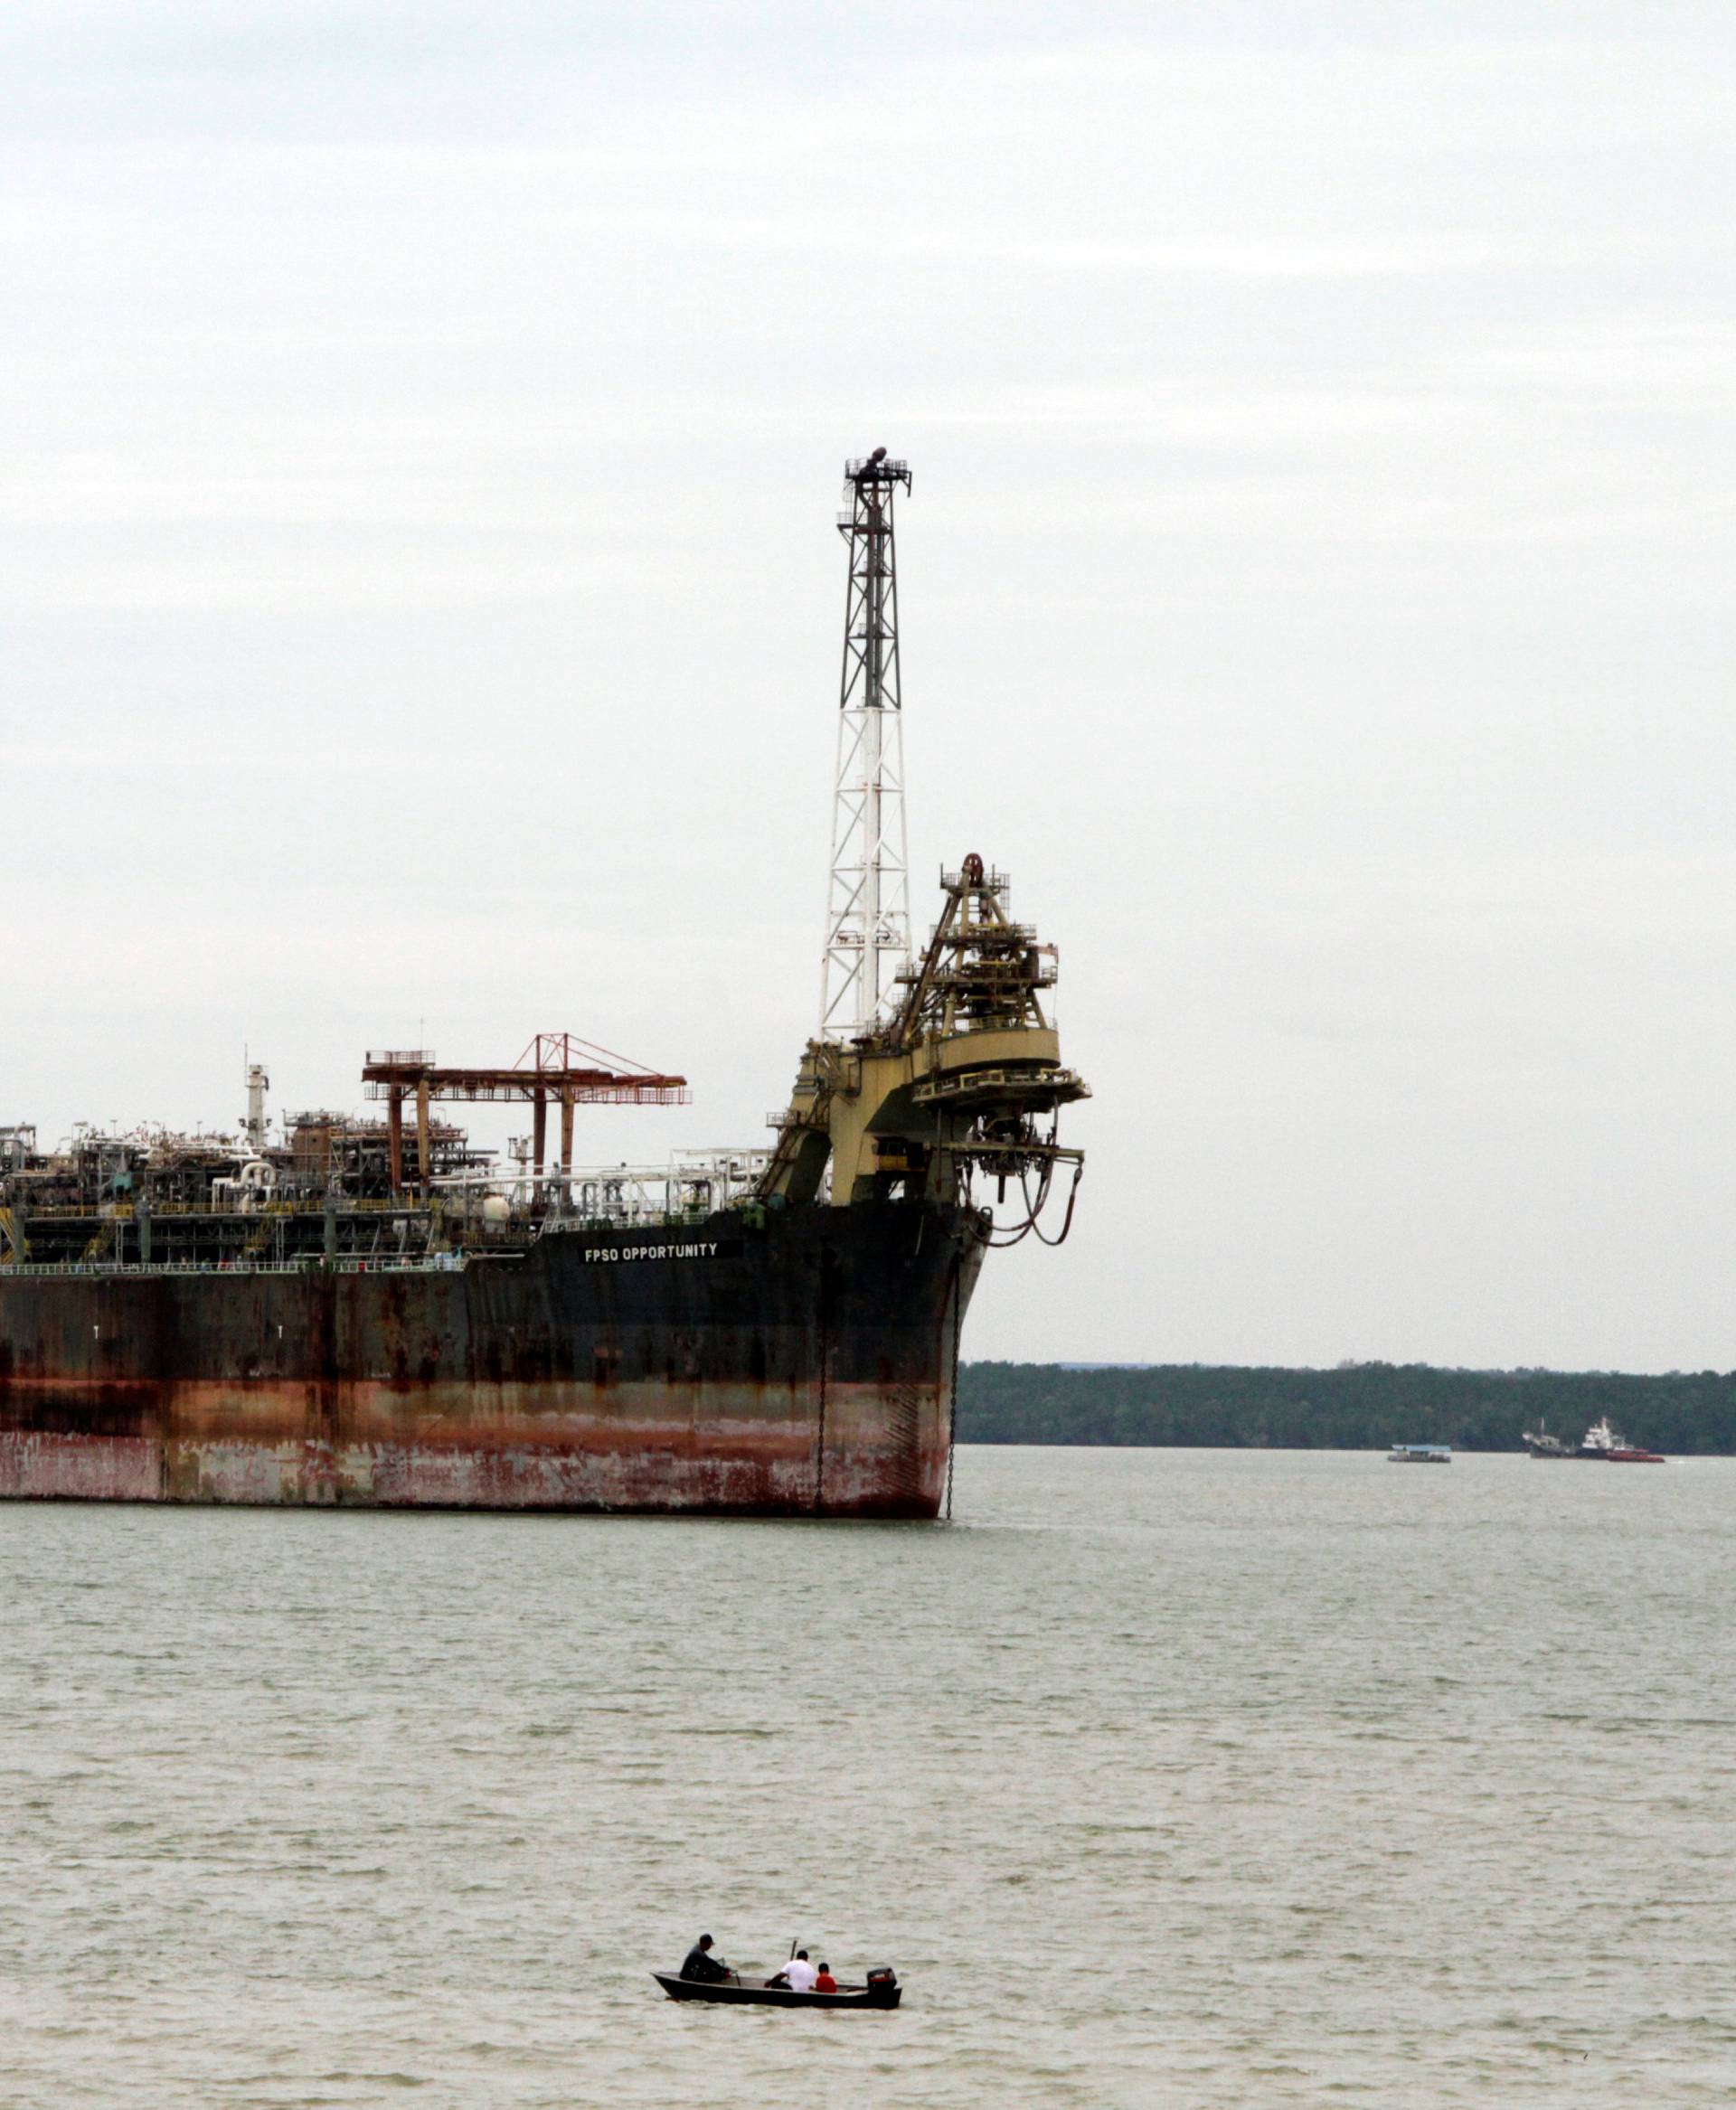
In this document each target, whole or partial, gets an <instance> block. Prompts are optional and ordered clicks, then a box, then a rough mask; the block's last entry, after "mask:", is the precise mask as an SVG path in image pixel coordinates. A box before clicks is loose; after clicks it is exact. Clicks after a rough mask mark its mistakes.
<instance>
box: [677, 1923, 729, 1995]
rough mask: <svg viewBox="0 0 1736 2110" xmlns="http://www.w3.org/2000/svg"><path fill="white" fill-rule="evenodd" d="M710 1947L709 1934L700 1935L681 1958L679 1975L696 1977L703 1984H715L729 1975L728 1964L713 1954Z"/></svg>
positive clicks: (710, 1938)
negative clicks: (682, 1958)
mask: <svg viewBox="0 0 1736 2110" xmlns="http://www.w3.org/2000/svg"><path fill="white" fill-rule="evenodd" d="M711 1947H712V1937H711V1936H710V1935H701V1936H700V1937H699V1939H698V1940H697V1941H696V1942H695V1943H694V1944H693V1947H692V1948H691V1949H689V1950H688V1952H687V1955H686V1956H685V1957H684V1960H683V1963H682V1966H681V1975H682V1976H683V1977H684V1978H697V1979H698V1980H699V1981H700V1983H701V1984H703V1985H715V1984H716V1983H718V1981H719V1980H720V1979H723V1978H727V1977H728V1976H729V1974H730V1967H729V1965H728V1964H726V1963H725V1962H724V1961H723V1959H722V1956H713V1955H712V1953H711Z"/></svg>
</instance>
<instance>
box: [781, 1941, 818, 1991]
mask: <svg viewBox="0 0 1736 2110" xmlns="http://www.w3.org/2000/svg"><path fill="white" fill-rule="evenodd" d="M818 1976H819V1973H818V1972H817V1971H816V1970H815V1968H814V1966H813V1964H810V1963H809V1962H808V1960H807V1950H806V1949H797V1952H796V1954H795V1955H793V1956H792V1957H791V1958H790V1959H789V1961H788V1964H785V1965H784V1970H783V1979H784V1983H785V1984H786V1985H787V1986H788V1988H789V1990H790V1991H791V1992H813V1990H814V1981H815V1979H816V1978H817V1977H818Z"/></svg>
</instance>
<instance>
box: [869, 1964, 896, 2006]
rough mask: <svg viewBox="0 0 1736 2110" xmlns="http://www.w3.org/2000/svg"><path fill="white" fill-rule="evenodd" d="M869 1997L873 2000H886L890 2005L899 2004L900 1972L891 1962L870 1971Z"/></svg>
mask: <svg viewBox="0 0 1736 2110" xmlns="http://www.w3.org/2000/svg"><path fill="white" fill-rule="evenodd" d="M867 1983H868V1998H869V1999H870V2001H872V2002H880V2001H884V2002H886V2004H887V2006H888V2007H896V2006H897V2005H898V1973H897V1972H896V1971H894V1970H893V1969H892V1965H891V1964H883V1965H882V1967H881V1968H880V1969H879V1970H878V1971H871V1972H870V1973H868V1981H867Z"/></svg>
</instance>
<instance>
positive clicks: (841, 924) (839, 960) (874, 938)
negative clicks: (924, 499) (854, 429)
mask: <svg viewBox="0 0 1736 2110" xmlns="http://www.w3.org/2000/svg"><path fill="white" fill-rule="evenodd" d="M899 485H903V486H904V488H905V490H906V491H908V490H910V465H909V464H908V463H907V462H901V461H892V460H890V459H889V458H888V457H887V453H886V449H885V448H884V447H876V448H875V449H874V451H873V454H871V455H869V456H868V457H866V459H864V460H862V461H853V462H846V463H845V464H844V510H843V511H842V512H841V513H839V514H838V532H839V533H840V534H841V535H842V536H843V537H844V542H846V544H847V545H848V547H849V551H850V572H849V583H848V586H847V588H846V589H845V597H844V673H843V677H842V680H841V682H840V684H839V692H838V766H837V773H836V778H835V788H834V793H833V809H832V877H831V885H830V890H829V893H828V896H827V900H826V953H825V956H824V960H823V963H822V966H821V975H820V1035H821V1038H822V1039H823V1040H829V1041H848V1040H854V1039H855V1038H856V1037H858V1036H859V1035H861V1034H863V1033H867V1032H870V1031H873V1026H874V1024H875V1022H876V1020H877V1019H878V1017H879V1015H880V1007H881V1003H882V999H883V997H884V996H885V995H886V994H887V992H888V991H889V990H890V989H891V987H892V983H893V981H894V980H895V978H896V977H897V975H898V974H899V972H900V970H901V969H902V968H906V967H908V966H910V871H909V854H908V849H907V844H906V840H905V833H904V720H903V711H902V708H901V702H900V696H899V675H898V560H897V554H896V549H895V545H894V542H893V533H892V500H893V495H894V494H895V492H896V491H897V488H898V486H899Z"/></svg>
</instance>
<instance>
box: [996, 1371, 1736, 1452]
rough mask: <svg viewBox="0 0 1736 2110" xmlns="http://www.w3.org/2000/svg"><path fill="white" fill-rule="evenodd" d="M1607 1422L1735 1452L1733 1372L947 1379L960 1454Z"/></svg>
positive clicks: (1336, 1442)
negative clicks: (1603, 1418)
mask: <svg viewBox="0 0 1736 2110" xmlns="http://www.w3.org/2000/svg"><path fill="white" fill-rule="evenodd" d="M1606 1414H1607V1415H1608V1416H1609V1419H1610V1420H1611V1421H1612V1422H1613V1423H1614V1424H1615V1427H1616V1428H1617V1429H1618V1431H1619V1432H1620V1433H1621V1434H1622V1435H1624V1436H1627V1437H1628V1440H1629V1441H1630V1442H1632V1443H1636V1444H1640V1445H1643V1446H1646V1448H1647V1449H1650V1450H1656V1451H1675V1452H1676V1453H1678V1454H1681V1453H1691V1452H1699V1453H1724V1454H1736V1371H1727V1372H1725V1373H1724V1374H1722V1375H1720V1373H1719V1372H1718V1371H1697V1372H1683V1371H1671V1373H1670V1374H1669V1375H1668V1376H1667V1377H1629V1376H1625V1375H1623V1374H1622V1373H1621V1372H1620V1371H1549V1370H1514V1371H1480V1370H1435V1369H1432V1368H1430V1367H1429V1365H1428V1364H1426V1363H1391V1362H1358V1363H1346V1364H1341V1365H1340V1366H1339V1368H1337V1369H1336V1370H1243V1369H1237V1368H1220V1367H1216V1366H1213V1365H1211V1364H1206V1363H1165V1364H1160V1365H1154V1366H1152V1367H1151V1368H1148V1369H1137V1368H1127V1369H1092V1370H1077V1369H1070V1368H1068V1367H1066V1366H1065V1365H1063V1364H1060V1363H1052V1362H1050V1363H1043V1362H972V1363H966V1364H964V1365H963V1366H962V1367H961V1368H960V1370H959V1372H958V1438H959V1441H960V1442H961V1443H979V1444H1151V1445H1199V1446H1207V1447H1214V1448H1235V1449H1240V1448H1243V1447H1266V1448H1269V1449H1275V1450H1369V1449H1372V1448H1377V1447H1378V1448H1380V1449H1385V1448H1386V1447H1387V1446H1389V1445H1391V1444H1395V1443H1437V1444H1451V1445H1452V1446H1453V1447H1454V1449H1455V1450H1462V1451H1516V1450H1518V1449H1520V1448H1521V1447H1522V1446H1521V1444H1520V1440H1519V1438H1520V1432H1521V1430H1522V1429H1527V1428H1535V1427H1537V1426H1538V1424H1539V1422H1540V1421H1541V1422H1543V1423H1545V1424H1546V1425H1547V1427H1549V1428H1550V1429H1552V1431H1553V1432H1554V1433H1555V1434H1556V1435H1558V1436H1562V1437H1563V1438H1565V1439H1566V1440H1567V1441H1569V1442H1571V1443H1577V1442H1578V1441H1579V1439H1580V1436H1582V1435H1583V1434H1584V1432H1585V1430H1586V1428H1587V1427H1589V1426H1590V1424H1591V1423H1592V1422H1594V1421H1596V1420H1597V1419H1598V1418H1599V1416H1600V1415H1606Z"/></svg>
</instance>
